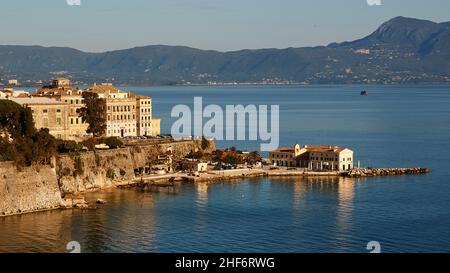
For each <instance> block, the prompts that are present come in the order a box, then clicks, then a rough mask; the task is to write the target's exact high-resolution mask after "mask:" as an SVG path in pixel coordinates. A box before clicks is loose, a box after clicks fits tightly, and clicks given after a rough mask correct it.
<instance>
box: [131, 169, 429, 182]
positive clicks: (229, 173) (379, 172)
mask: <svg viewBox="0 0 450 273" xmlns="http://www.w3.org/2000/svg"><path fill="white" fill-rule="evenodd" d="M430 172H431V170H430V169H428V168H377V169H355V170H351V171H348V172H314V171H309V170H263V169H260V170H258V169H238V170H226V171H209V172H206V173H202V174H199V175H190V174H184V173H176V174H166V175H156V176H152V175H150V176H145V177H141V178H136V179H134V180H133V181H132V182H131V183H130V184H128V185H127V186H135V185H143V186H145V185H146V184H153V185H158V184H160V185H167V183H168V182H192V183H197V182H220V181H230V180H236V179H245V178H258V177H349V178H358V177H376V176H399V175H419V174H428V173H430Z"/></svg>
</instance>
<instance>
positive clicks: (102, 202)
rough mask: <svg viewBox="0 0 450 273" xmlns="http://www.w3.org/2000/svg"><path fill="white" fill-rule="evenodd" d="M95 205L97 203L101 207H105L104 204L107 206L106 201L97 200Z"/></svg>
mask: <svg viewBox="0 0 450 273" xmlns="http://www.w3.org/2000/svg"><path fill="white" fill-rule="evenodd" d="M95 203H97V204H99V205H103V204H106V201H105V200H103V199H97V201H96V202H95Z"/></svg>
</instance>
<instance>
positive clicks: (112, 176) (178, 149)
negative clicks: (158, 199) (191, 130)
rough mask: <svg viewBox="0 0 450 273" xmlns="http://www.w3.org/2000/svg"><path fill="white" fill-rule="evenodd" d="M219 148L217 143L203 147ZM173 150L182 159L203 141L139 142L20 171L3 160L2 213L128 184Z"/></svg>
mask: <svg viewBox="0 0 450 273" xmlns="http://www.w3.org/2000/svg"><path fill="white" fill-rule="evenodd" d="M215 149H216V146H215V142H213V141H212V142H210V144H209V147H208V148H207V149H206V150H203V151H204V152H206V153H209V152H212V151H214V150H215ZM168 150H171V151H172V154H173V156H174V158H181V157H184V156H186V155H188V154H189V153H190V152H191V151H198V150H202V148H201V141H180V142H172V143H164V144H147V145H136V146H132V147H126V148H122V149H116V150H108V151H97V152H86V153H81V154H78V155H62V156H59V157H58V158H57V160H56V163H54V165H55V168H52V167H51V166H39V167H29V168H24V169H22V170H20V171H18V170H17V168H16V167H15V165H14V164H13V163H11V162H0V216H5V215H12V214H18V213H26V212H33V211H39V210H46V209H54V208H59V207H60V205H61V204H63V202H62V201H63V200H62V198H61V197H64V196H66V195H72V194H74V195H76V194H79V193H83V192H86V191H92V190H101V189H107V188H112V187H116V186H119V185H126V184H128V183H129V182H130V181H131V180H132V179H134V178H135V170H139V169H140V168H146V167H147V168H148V167H149V166H150V165H152V164H154V162H155V160H157V159H158V156H160V155H162V154H166V152H167V151H168Z"/></svg>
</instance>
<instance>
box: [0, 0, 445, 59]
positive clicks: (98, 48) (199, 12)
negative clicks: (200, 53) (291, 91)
mask: <svg viewBox="0 0 450 273" xmlns="http://www.w3.org/2000/svg"><path fill="white" fill-rule="evenodd" d="M70 1H72V2H75V3H76V2H77V1H81V5H68V3H67V2H70ZM368 1H372V2H377V1H382V5H372V6H371V5H369V4H368ZM449 11H450V1H449V0H126V1H125V0H38V1H36V0H1V1H0V44H1V45H42V46H68V47H73V48H77V49H80V50H83V51H87V52H103V51H108V50H116V49H125V48H131V47H136V46H145V45H155V44H164V45H183V46H190V47H195V48H200V49H211V50H219V51H232V50H239V49H255V48H287V47H303V46H317V45H327V44H329V43H332V42H342V41H349V40H355V39H359V38H362V37H364V36H366V35H368V34H370V33H371V32H373V31H374V30H375V29H376V28H377V27H378V26H379V25H381V24H382V23H383V22H385V21H387V20H389V19H391V18H393V17H396V16H405V17H414V18H420V19H427V20H432V21H435V22H444V21H450V13H449Z"/></svg>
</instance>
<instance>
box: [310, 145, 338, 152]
mask: <svg viewBox="0 0 450 273" xmlns="http://www.w3.org/2000/svg"><path fill="white" fill-rule="evenodd" d="M345 149H346V148H342V147H338V146H326V145H321V146H310V147H306V150H307V151H308V152H320V153H327V152H336V153H340V152H342V151H344V150H345Z"/></svg>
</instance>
